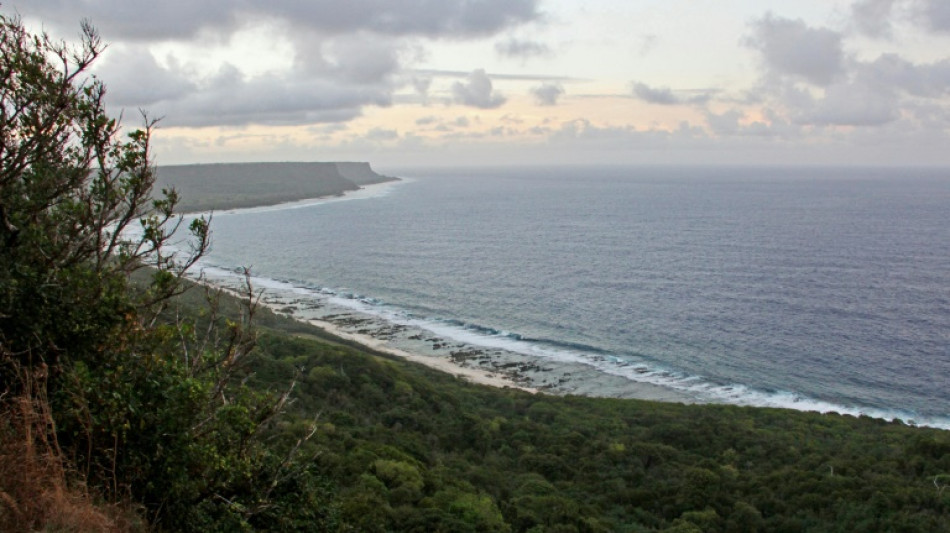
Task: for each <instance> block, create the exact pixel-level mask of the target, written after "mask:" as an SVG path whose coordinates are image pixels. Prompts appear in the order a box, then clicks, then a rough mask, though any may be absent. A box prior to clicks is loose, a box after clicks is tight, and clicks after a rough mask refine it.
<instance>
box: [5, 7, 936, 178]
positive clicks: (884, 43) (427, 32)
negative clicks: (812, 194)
mask: <svg viewBox="0 0 950 533" xmlns="http://www.w3.org/2000/svg"><path fill="white" fill-rule="evenodd" d="M0 10H2V11H3V12H4V13H5V14H8V15H9V14H13V13H17V14H19V15H20V16H21V17H22V19H23V21H24V23H25V24H27V25H28V26H29V27H31V28H32V29H34V30H43V31H47V32H49V33H50V34H51V35H53V36H55V37H57V38H59V39H65V40H73V39H75V38H76V36H78V34H79V23H80V21H81V20H83V19H87V20H89V21H91V22H92V24H93V25H94V26H95V27H97V28H98V29H99V31H100V33H101V35H102V37H103V40H104V41H105V42H107V43H108V45H109V46H108V48H107V50H106V52H105V53H104V54H103V56H102V58H101V59H100V61H99V62H98V63H97V64H96V65H95V74H96V75H97V76H98V77H99V78H100V79H101V80H103V81H104V83H105V84H106V87H107V91H108V92H107V102H108V104H109V110H110V112H111V113H113V114H114V115H119V114H121V115H122V116H123V123H124V124H125V125H126V126H129V127H136V126H139V125H140V124H141V118H140V115H139V110H145V111H147V113H148V115H149V116H151V117H155V118H158V117H161V121H160V123H159V128H158V130H157V131H156V133H155V138H154V150H153V156H154V158H155V161H156V162H157V163H158V164H159V165H162V164H183V163H213V162H238V161H339V160H348V161H370V162H372V163H373V164H374V166H376V167H383V168H386V167H424V166H463V165H466V166H467V165H492V166H501V165H527V164H545V165H548V164H592V163H597V164H698V165H702V164H737V165H744V164H755V165H763V164H782V165H785V164H811V165H829V164H830V165H872V166H878V165H888V166H907V165H937V166H945V165H950V142H948V141H950V1H947V0H796V1H795V2H789V1H787V0H785V1H772V0H626V1H621V0H575V1H568V0H309V1H307V0H162V1H155V0H149V1H139V0H7V1H6V2H4V4H3V6H2V7H0Z"/></svg>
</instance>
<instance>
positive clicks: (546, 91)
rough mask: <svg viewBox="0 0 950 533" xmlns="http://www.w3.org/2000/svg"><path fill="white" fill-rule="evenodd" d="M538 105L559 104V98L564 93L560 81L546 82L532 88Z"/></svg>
mask: <svg viewBox="0 0 950 533" xmlns="http://www.w3.org/2000/svg"><path fill="white" fill-rule="evenodd" d="M531 94H533V95H534V98H535V101H536V102H537V103H538V105H543V106H553V105H557V101H558V99H559V98H560V97H561V96H563V95H564V87H562V86H561V84H560V83H545V84H542V85H539V86H537V87H534V88H532V89H531Z"/></svg>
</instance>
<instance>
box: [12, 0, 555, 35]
mask: <svg viewBox="0 0 950 533" xmlns="http://www.w3.org/2000/svg"><path fill="white" fill-rule="evenodd" d="M28 8H29V11H30V12H34V13H37V14H39V15H40V16H42V17H43V18H44V19H45V20H47V21H50V22H57V23H60V24H65V25H67V26H72V25H74V24H75V23H76V21H77V20H81V19H83V18H89V19H91V20H92V22H93V24H95V25H96V26H97V27H99V28H100V29H101V30H102V31H103V33H104V34H105V35H106V37H107V38H109V39H116V38H120V39H129V40H165V39H190V38H193V37H195V36H196V35H198V34H199V33H200V32H201V31H202V30H211V31H219V32H224V33H230V32H232V31H234V30H235V29H236V28H237V27H238V26H240V25H241V24H242V23H244V21H247V20H255V21H259V20H263V19H279V20H283V21H287V22H290V23H293V24H294V25H296V26H298V27H302V28H309V29H312V30H315V31H319V32H323V33H330V34H339V33H350V32H358V31H368V32H372V33H377V34H382V35H394V36H424V37H437V38H453V39H454V38H467V37H473V36H486V35H491V34H494V33H496V32H498V31H501V30H503V29H506V28H509V27H512V26H517V25H519V24H522V23H525V22H530V21H533V20H536V19H538V18H539V17H540V12H539V10H538V5H537V0H439V1H438V2H421V1H418V0H348V1H346V2H340V1H338V0H311V1H307V2H271V1H269V0H234V1H232V0H201V1H195V0H163V1H161V2H152V1H149V2H146V1H142V0H138V1H136V0H99V1H96V2H77V1H75V0H30V3H29V6H28Z"/></svg>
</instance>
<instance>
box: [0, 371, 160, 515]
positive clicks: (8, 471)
mask: <svg viewBox="0 0 950 533" xmlns="http://www.w3.org/2000/svg"><path fill="white" fill-rule="evenodd" d="M43 372H45V369H41V370H39V371H34V372H33V374H34V375H30V376H25V375H22V374H21V379H20V381H21V384H22V385H23V386H22V388H20V390H19V392H18V395H17V396H16V397H13V398H2V395H0V531H49V532H75V533H85V532H100V531H109V532H113V531H114V532H126V531H136V530H143V529H145V527H144V526H142V525H141V523H140V521H139V520H137V519H136V516H135V513H134V512H132V511H131V510H130V508H129V507H128V506H121V505H108V504H107V505H102V504H97V503H96V502H94V501H93V498H92V497H91V496H90V494H89V492H88V491H87V490H86V489H85V487H84V486H82V485H81V484H80V483H76V482H73V483H70V476H69V475H67V474H68V468H67V466H66V463H65V461H64V460H63V454H62V452H61V450H60V449H59V445H58V444H57V442H56V437H55V431H54V430H55V426H54V422H53V417H52V413H51V412H50V409H49V402H48V401H47V398H46V395H45V375H43Z"/></svg>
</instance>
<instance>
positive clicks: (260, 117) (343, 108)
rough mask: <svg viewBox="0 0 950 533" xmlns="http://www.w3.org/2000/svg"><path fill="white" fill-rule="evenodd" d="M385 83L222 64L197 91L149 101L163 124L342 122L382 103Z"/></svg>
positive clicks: (388, 96)
mask: <svg viewBox="0 0 950 533" xmlns="http://www.w3.org/2000/svg"><path fill="white" fill-rule="evenodd" d="M390 99H391V92H390V91H389V90H387V89H386V88H375V87H366V86H360V85H355V84H345V83H341V82H339V81H337V80H325V79H307V78H302V79H300V78H293V77H291V76H267V77H258V78H253V79H247V78H245V77H243V76H242V75H241V73H240V72H239V71H238V70H237V69H236V68H235V67H234V66H231V65H225V66H223V67H222V68H221V70H220V71H219V72H218V73H217V75H216V76H214V77H213V78H211V79H210V80H208V81H207V82H206V83H204V84H203V86H202V87H200V88H199V90H196V91H193V92H190V93H188V94H186V95H184V96H182V97H181V98H176V99H168V100H163V101H160V102H157V103H155V104H154V105H151V106H149V110H150V111H151V112H152V113H153V114H156V115H161V116H164V117H165V118H164V119H163V122H162V124H163V125H165V126H185V127H203V126H213V125H228V126H243V125H247V124H272V125H301V124H315V123H326V122H343V121H347V120H351V119H353V118H356V117H358V116H360V115H361V114H362V108H363V107H365V106H367V105H376V106H387V105H389V103H390Z"/></svg>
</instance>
